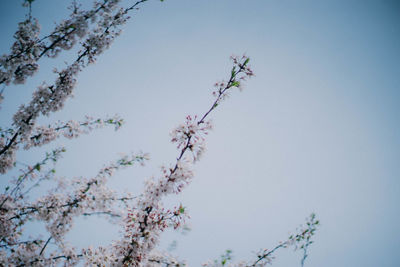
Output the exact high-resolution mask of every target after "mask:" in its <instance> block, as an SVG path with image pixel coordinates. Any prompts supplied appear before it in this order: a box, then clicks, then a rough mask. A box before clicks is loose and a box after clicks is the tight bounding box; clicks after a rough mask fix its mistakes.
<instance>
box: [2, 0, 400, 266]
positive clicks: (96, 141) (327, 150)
mask: <svg viewBox="0 0 400 267" xmlns="http://www.w3.org/2000/svg"><path fill="white" fill-rule="evenodd" d="M68 2H69V1H50V0H36V1H35V3H34V6H33V14H34V16H37V17H38V18H39V19H40V20H41V21H42V23H43V33H46V32H48V30H49V29H51V26H52V25H53V24H52V23H53V22H54V21H59V20H60V19H61V18H62V17H63V16H65V14H66V12H65V10H64V6H65V5H66V3H68ZM84 2H85V3H87V2H89V1H84ZM24 12H25V10H24V9H23V8H22V7H21V6H20V1H15V0H3V1H1V3H0V26H1V27H0V36H1V37H2V38H1V42H0V53H7V52H8V51H9V50H8V49H9V47H10V44H11V42H12V38H11V37H12V34H13V33H14V32H15V30H16V23H17V22H18V21H20V20H21V19H22V18H23V17H24ZM399 38H400V4H399V2H398V1H348V0H346V1H306V0H304V1H283V0H280V1H277V0H275V1H273V0H268V1H267V0H252V1H249V0H241V1H239V0H229V1H228V0H220V1H211V0H201V1H190V0H166V1H165V2H163V3H160V2H159V1H150V2H149V3H147V4H145V5H143V8H142V9H141V10H139V11H138V12H137V13H136V14H135V15H134V16H133V18H132V19H131V20H130V22H129V23H128V24H127V25H126V27H124V32H123V34H122V36H120V38H118V39H117V40H116V42H115V43H114V45H113V46H112V47H111V49H110V50H108V51H107V52H106V53H105V54H104V55H103V56H101V57H100V58H99V60H98V62H97V64H96V65H93V66H90V67H89V68H87V69H86V70H85V71H84V72H83V73H82V74H81V75H80V76H79V84H78V86H77V88H76V90H75V97H74V98H73V99H70V100H69V101H68V102H67V104H66V105H65V108H64V110H63V111H61V112H59V113H57V114H54V115H53V116H51V117H50V118H48V119H47V120H50V121H53V120H58V119H62V120H68V119H77V120H79V119H81V118H83V116H84V115H85V114H91V115H95V116H103V115H107V114H114V113H118V114H120V115H121V116H122V117H124V118H125V120H126V125H125V126H124V127H123V129H121V131H119V132H116V133H115V132H113V131H112V130H111V129H105V130H100V131H97V132H94V133H92V134H91V135H89V136H83V137H81V138H79V139H77V140H60V141H59V142H58V143H57V144H60V143H63V144H64V145H65V146H66V147H67V149H68V152H67V154H66V156H65V157H64V159H63V161H62V162H61V163H60V165H59V173H60V175H61V174H62V175H65V176H68V177H70V176H79V175H93V174H95V173H96V170H97V169H98V168H100V167H101V166H102V165H103V164H104V163H107V162H109V161H111V160H113V159H115V158H116V157H118V152H129V151H132V150H133V151H138V150H140V149H141V150H143V151H145V152H149V153H150V154H151V158H152V161H151V162H150V163H149V164H148V165H147V167H146V168H144V169H132V170H127V171H123V172H122V173H121V174H120V175H119V177H118V178H116V179H115V182H114V186H115V187H117V188H128V189H131V190H132V191H134V192H140V188H141V187H142V181H143V179H144V178H145V177H149V176H151V175H158V173H159V172H158V167H159V166H161V165H162V164H168V163H172V162H173V161H174V158H175V157H176V151H175V149H174V147H173V145H171V144H170V143H169V132H170V130H171V129H173V127H174V126H175V125H177V124H178V123H180V122H181V121H183V119H184V117H185V116H186V115H187V114H199V113H202V112H204V111H205V110H206V109H207V108H208V106H209V105H210V103H211V101H212V98H211V87H212V84H213V83H214V82H215V81H218V80H220V79H221V78H225V77H226V76H227V75H228V73H229V63H228V58H229V56H230V55H231V54H232V53H236V54H241V53H243V52H245V53H246V54H247V55H249V56H250V57H251V59H252V60H251V65H252V66H253V69H254V71H255V73H256V77H254V79H252V80H251V81H250V82H248V84H247V85H246V87H245V90H244V91H243V92H241V93H239V92H235V93H233V94H232V97H231V98H230V99H228V100H227V101H226V102H224V103H223V105H221V106H220V108H219V109H218V110H216V112H215V113H214V115H213V121H214V124H215V130H214V131H213V132H212V133H211V135H210V136H209V139H208V150H207V152H206V153H205V155H204V157H203V159H202V160H201V161H200V162H199V163H198V165H196V177H195V180H194V182H193V183H192V184H191V185H190V187H189V188H187V189H186V190H185V192H184V193H183V194H182V195H181V196H179V197H178V198H175V199H171V200H169V201H170V202H171V203H180V202H181V203H183V204H184V205H185V206H187V207H188V209H189V212H190V215H191V217H192V219H191V225H192V231H191V232H190V233H189V234H188V235H186V236H179V235H175V236H173V235H172V234H169V233H167V234H166V235H165V238H166V240H165V241H163V242H162V246H164V247H166V246H167V245H168V243H169V242H170V241H171V240H173V239H177V240H178V247H177V249H176V250H175V251H173V253H174V254H177V255H179V257H180V258H182V259H187V260H188V262H189V263H190V264H191V265H192V266H197V265H199V264H200V263H201V262H204V261H206V260H207V259H210V258H217V257H218V256H219V255H220V254H221V253H223V252H224V250H226V249H232V250H233V251H234V256H235V259H237V260H239V259H248V258H250V257H251V255H252V252H253V251H256V250H257V249H259V248H263V247H266V248H268V247H272V246H273V245H274V244H276V243H277V242H278V241H279V240H283V239H285V238H286V237H287V235H288V232H289V231H292V230H294V229H295V228H296V226H297V225H299V224H300V223H302V222H303V221H304V219H305V217H306V216H308V215H309V214H310V213H311V212H316V213H317V216H318V217H319V219H320V220H321V224H322V225H321V228H320V231H318V232H317V235H316V237H315V241H316V242H315V244H313V245H312V247H311V250H310V257H309V258H308V259H307V263H306V266H309V267H321V266H323V267H338V266H341V267H355V266H362V267H376V266H382V267H397V266H400V254H399V248H400V208H399V203H400V162H399V159H400V126H399V122H400V119H399V118H400V66H399V62H400V39H399ZM70 58H71V57H70V55H69V54H65V55H63V56H62V57H61V59H62V60H67V61H68V60H70ZM50 63H52V61H50V60H46V61H43V66H41V72H40V73H39V74H38V75H37V76H35V77H34V78H32V79H30V81H29V83H28V84H27V86H12V87H9V88H7V89H6V91H5V101H4V104H3V106H2V110H1V114H0V118H1V126H3V125H6V124H7V122H9V119H10V116H11V114H13V112H14V111H15V110H16V107H17V105H18V104H20V103H24V102H26V101H28V100H29V98H30V93H31V92H32V90H33V89H34V87H35V86H37V85H38V84H40V83H41V81H42V80H49V79H50V81H51V80H52V79H53V78H54V77H52V76H49V75H48V70H51V69H52V65H51V64H50ZM57 64H59V66H62V63H61V64H60V63H57ZM43 121H45V120H43ZM57 144H54V145H53V146H56V145H57ZM48 149H49V147H47V150H48ZM43 151H44V150H34V151H33V152H32V153H33V154H34V156H32V154H31V153H20V154H19V155H20V156H21V157H20V160H21V161H26V162H34V161H35V160H37V157H39V155H41V154H43V153H44V152H43ZM35 157H36V158H35ZM5 180H6V178H5V177H4V178H3V181H2V182H1V183H2V184H4V181H5ZM97 225H98V226H97V227H93V221H91V220H88V221H82V222H81V221H79V222H78V224H77V227H76V229H75V230H74V231H73V232H72V233H71V237H70V238H71V240H73V241H77V240H78V242H80V244H81V245H84V244H86V243H90V242H89V241H82V238H81V237H82V236H83V235H87V238H85V239H89V240H94V241H95V242H97V241H96V240H97V239H96V238H95V237H94V236H95V235H96V234H97V235H99V233H101V234H102V235H103V233H105V234H104V237H101V238H103V239H102V240H103V241H102V242H105V241H104V240H109V239H110V240H111V239H113V238H116V237H117V233H116V232H115V231H114V230H112V229H111V230H110V231H109V232H108V231H105V229H104V228H105V227H107V228H106V229H110V227H109V226H107V224H105V223H104V224H97ZM114 234H115V235H114ZM101 238H100V239H101ZM276 256H277V259H276V261H275V264H274V266H296V265H297V264H298V263H299V260H300V258H301V253H293V252H292V251H287V252H282V253H278V254H277V255H276Z"/></svg>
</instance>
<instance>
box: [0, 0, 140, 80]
mask: <svg viewBox="0 0 400 267" xmlns="http://www.w3.org/2000/svg"><path fill="white" fill-rule="evenodd" d="M145 1H147V0H145ZM145 1H141V2H145ZM27 2H29V3H28V5H29V8H30V7H31V5H32V2H33V1H32V0H31V1H27ZM121 2H122V0H101V1H100V0H99V1H95V2H94V4H93V8H92V9H91V10H87V11H85V10H80V7H79V5H77V3H76V2H73V4H72V6H71V7H70V10H71V14H70V18H69V19H66V20H62V21H61V22H60V23H58V24H57V25H56V26H55V28H54V30H53V31H52V32H51V33H50V34H48V35H46V36H44V37H42V38H39V34H40V25H39V22H38V20H37V19H35V18H32V17H31V14H30V12H29V16H28V18H27V19H26V20H25V21H23V22H20V23H19V25H18V30H17V31H16V33H15V34H14V38H15V40H16V41H15V42H14V44H13V45H12V47H11V52H10V54H8V55H3V56H1V57H0V84H3V83H4V84H6V85H8V84H10V83H11V82H14V83H15V84H23V83H25V81H26V78H27V77H29V76H33V75H34V74H35V73H36V72H37V70H38V69H39V64H38V61H39V59H40V58H42V57H43V56H46V57H50V58H55V57H57V55H58V54H59V53H60V52H61V51H62V50H69V49H71V48H72V47H74V45H75V44H76V43H77V41H78V40H80V39H82V38H83V37H85V36H86V35H87V34H90V30H91V25H94V24H95V23H96V22H98V21H101V20H103V21H104V20H105V19H113V18H112V12H114V11H115V10H116V9H118V8H120V4H121Z"/></svg>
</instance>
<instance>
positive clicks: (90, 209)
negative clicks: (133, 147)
mask: <svg viewBox="0 0 400 267" xmlns="http://www.w3.org/2000/svg"><path fill="white" fill-rule="evenodd" d="M147 159H148V156H147V154H143V153H139V154H132V155H127V156H124V157H122V158H121V159H120V160H118V161H116V162H114V163H111V164H110V165H108V166H105V167H104V168H102V169H101V170H100V171H99V173H98V174H97V175H96V176H95V177H93V178H89V179H86V178H76V179H72V180H70V181H68V180H65V179H64V178H58V179H56V178H55V177H53V178H54V179H55V180H56V181H57V180H58V183H57V186H56V187H55V188H54V189H52V190H50V191H49V192H48V193H47V194H46V195H44V196H42V197H39V198H38V199H37V200H35V201H29V202H27V200H26V199H24V193H19V194H16V193H15V192H16V191H15V190H12V191H11V192H6V193H5V194H2V195H0V200H1V209H0V215H1V216H0V218H1V219H0V220H1V222H2V224H1V226H0V233H1V237H2V239H1V240H0V247H3V248H5V252H4V253H6V252H7V251H8V253H10V252H11V254H12V257H9V258H8V259H7V258H2V257H0V264H1V265H20V264H24V265H31V263H32V262H33V261H35V262H37V263H38V264H39V263H40V264H42V265H43V266H46V265H47V264H50V263H51V264H50V265H52V264H54V263H55V262H54V260H56V259H55V258H57V260H61V258H65V259H67V260H68V262H69V264H70V265H74V264H75V263H76V262H77V261H78V259H79V258H80V256H79V257H78V253H77V252H76V249H75V248H74V247H71V246H70V245H68V243H66V242H65V235H66V234H67V233H68V231H69V230H70V229H71V227H72V225H73V220H74V218H76V217H78V216H82V215H83V216H84V215H90V214H98V213H102V214H108V215H110V216H118V217H121V216H122V214H124V211H123V210H119V209H118V206H119V203H121V202H131V201H130V200H132V198H131V197H130V196H125V197H119V196H118V194H117V193H116V192H114V191H113V190H111V189H110V188H108V187H107V186H106V182H107V180H108V178H109V177H111V176H112V175H113V174H114V172H115V171H116V170H118V169H120V168H123V167H126V166H130V165H132V164H134V163H140V164H143V162H144V161H145V160H147ZM45 161H46V160H44V161H43V162H45ZM43 164H44V163H43ZM33 169H36V170H37V169H40V168H39V167H35V168H33ZM30 170H31V168H30ZM20 180H21V178H19V179H18V181H20ZM17 186H18V185H17ZM20 189H21V187H20V188H19V191H21V190H20ZM31 220H36V221H40V222H43V223H44V224H45V227H46V230H47V231H48V233H49V235H50V237H49V238H48V239H47V241H46V240H45V239H42V238H40V237H39V238H37V239H35V242H28V241H23V243H21V241H20V240H21V237H22V233H23V230H24V226H25V224H26V223H28V222H29V221H31ZM50 240H51V241H52V245H53V246H52V252H51V253H50V254H51V255H54V257H53V256H51V257H47V254H46V257H45V255H44V254H43V253H41V251H44V249H45V248H46V246H47V245H48V243H49V242H50ZM28 245H29V246H28ZM28 248H29V249H30V250H29V251H30V253H23V251H24V250H26V249H28ZM17 250H19V251H21V253H14V252H15V251H17ZM13 251H14V252H13ZM2 253H3V252H2ZM57 255H62V256H63V257H61V258H58V256H57ZM79 255H80V254H79ZM28 256H29V257H28Z"/></svg>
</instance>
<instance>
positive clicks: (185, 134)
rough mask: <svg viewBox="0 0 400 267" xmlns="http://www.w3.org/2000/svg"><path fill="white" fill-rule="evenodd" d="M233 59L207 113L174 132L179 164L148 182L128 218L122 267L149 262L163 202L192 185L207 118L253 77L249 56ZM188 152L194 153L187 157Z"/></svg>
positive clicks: (119, 256) (118, 256) (118, 249)
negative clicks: (232, 92)
mask: <svg viewBox="0 0 400 267" xmlns="http://www.w3.org/2000/svg"><path fill="white" fill-rule="evenodd" d="M232 60H233V63H234V66H233V68H232V71H231V74H230V78H229V80H228V82H226V83H224V82H221V83H219V87H218V91H217V92H218V93H216V94H215V93H214V96H215V100H214V102H213V104H212V105H211V107H210V108H209V109H208V111H207V112H205V113H204V115H203V116H201V117H198V116H194V117H192V116H187V117H186V122H185V123H184V124H182V125H180V126H178V127H177V128H176V129H174V130H173V132H172V139H171V141H172V142H173V143H175V144H176V145H177V148H178V149H179V154H178V157H177V160H176V163H175V164H174V166H173V167H171V168H165V167H164V168H162V176H161V178H159V179H158V180H154V179H149V180H148V181H147V182H146V186H145V190H144V193H143V195H142V197H140V198H139V200H138V201H137V204H136V207H135V209H134V210H133V211H132V212H131V213H129V215H128V217H127V218H126V222H127V224H126V229H125V236H124V239H123V240H121V241H119V242H118V245H117V246H114V248H113V249H114V252H113V253H111V254H112V255H114V257H115V258H114V259H115V261H116V262H118V263H119V264H122V265H124V266H139V265H141V264H145V263H146V262H147V261H148V255H149V253H150V252H151V251H152V250H153V249H154V247H155V246H156V244H157V243H158V239H159V235H160V233H161V232H162V231H164V230H165V228H166V227H167V226H168V225H166V224H162V223H160V221H159V219H160V218H162V217H161V216H160V214H161V213H162V212H163V211H164V208H163V206H162V199H163V197H165V196H167V195H169V194H178V193H180V192H181V191H182V189H183V188H184V187H185V186H186V185H187V184H188V183H190V181H191V179H192V177H193V171H192V168H191V165H192V164H193V163H194V162H195V161H197V160H198V158H199V156H200V155H201V153H202V151H203V150H204V136H205V135H207V133H208V131H209V130H210V129H211V122H210V121H207V120H206V119H207V118H208V116H209V114H210V113H211V111H213V110H214V109H215V108H216V107H217V106H218V104H219V103H220V102H221V101H222V100H223V99H225V98H226V96H227V95H228V93H229V90H230V89H231V88H234V87H236V88H238V87H239V86H240V81H243V80H246V79H247V78H248V77H251V76H253V72H252V71H251V69H250V67H249V65H248V63H249V58H248V57H246V56H243V57H241V58H238V57H232ZM198 118H200V119H198ZM188 151H190V152H191V153H189V154H188V153H187V152H188ZM178 226H179V225H178Z"/></svg>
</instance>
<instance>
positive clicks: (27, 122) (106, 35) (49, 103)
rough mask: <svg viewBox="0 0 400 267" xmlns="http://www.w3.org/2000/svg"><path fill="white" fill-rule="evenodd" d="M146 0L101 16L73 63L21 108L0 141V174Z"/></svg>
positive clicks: (58, 106) (43, 85)
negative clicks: (11, 128) (38, 122)
mask: <svg viewBox="0 0 400 267" xmlns="http://www.w3.org/2000/svg"><path fill="white" fill-rule="evenodd" d="M146 1H147V0H141V1H138V2H136V3H135V4H133V5H131V6H130V7H128V8H121V9H119V10H117V11H115V12H114V13H112V14H108V15H107V16H103V17H102V19H101V20H100V21H98V23H97V26H96V27H95V29H93V31H92V32H91V33H90V34H88V37H87V38H86V40H85V42H84V43H83V45H82V46H83V48H84V49H83V51H81V52H80V53H79V55H78V57H77V58H76V60H75V61H74V62H73V63H72V64H71V65H69V66H68V67H67V68H65V69H64V70H62V71H57V70H56V73H57V74H58V78H57V80H56V82H55V83H54V84H53V85H47V84H46V83H43V84H42V85H41V86H39V87H38V89H37V90H36V91H35V92H34V93H33V97H32V100H31V101H30V103H29V104H28V105H22V106H21V107H20V108H19V109H18V111H17V112H16V114H15V115H14V117H13V126H14V128H15V130H14V131H13V132H14V134H13V135H12V136H10V137H9V138H7V139H6V140H4V138H3V139H0V173H6V172H7V171H8V170H9V169H11V168H12V166H13V164H14V162H15V154H16V151H17V150H18V143H23V142H25V141H26V140H28V139H29V138H30V135H31V133H32V131H33V129H34V127H35V123H36V119H37V118H38V117H39V115H49V114H50V113H52V112H55V111H58V110H60V109H61V108H62V107H63V106H64V102H65V101H66V99H67V98H68V97H70V96H71V95H72V91H73V89H74V87H75V84H76V76H77V75H78V73H79V72H80V71H81V70H82V69H83V68H85V67H86V66H87V65H88V64H91V63H94V62H95V60H96V58H97V56H98V55H100V54H101V53H103V52H104V50H106V49H107V48H109V46H110V45H111V43H112V41H113V40H114V39H115V38H116V37H117V36H118V35H119V34H120V31H121V30H120V29H119V27H120V26H121V25H123V24H125V23H126V21H127V20H128V19H129V16H128V13H129V12H130V11H131V10H136V9H137V6H138V5H140V4H141V3H143V2H146Z"/></svg>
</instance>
